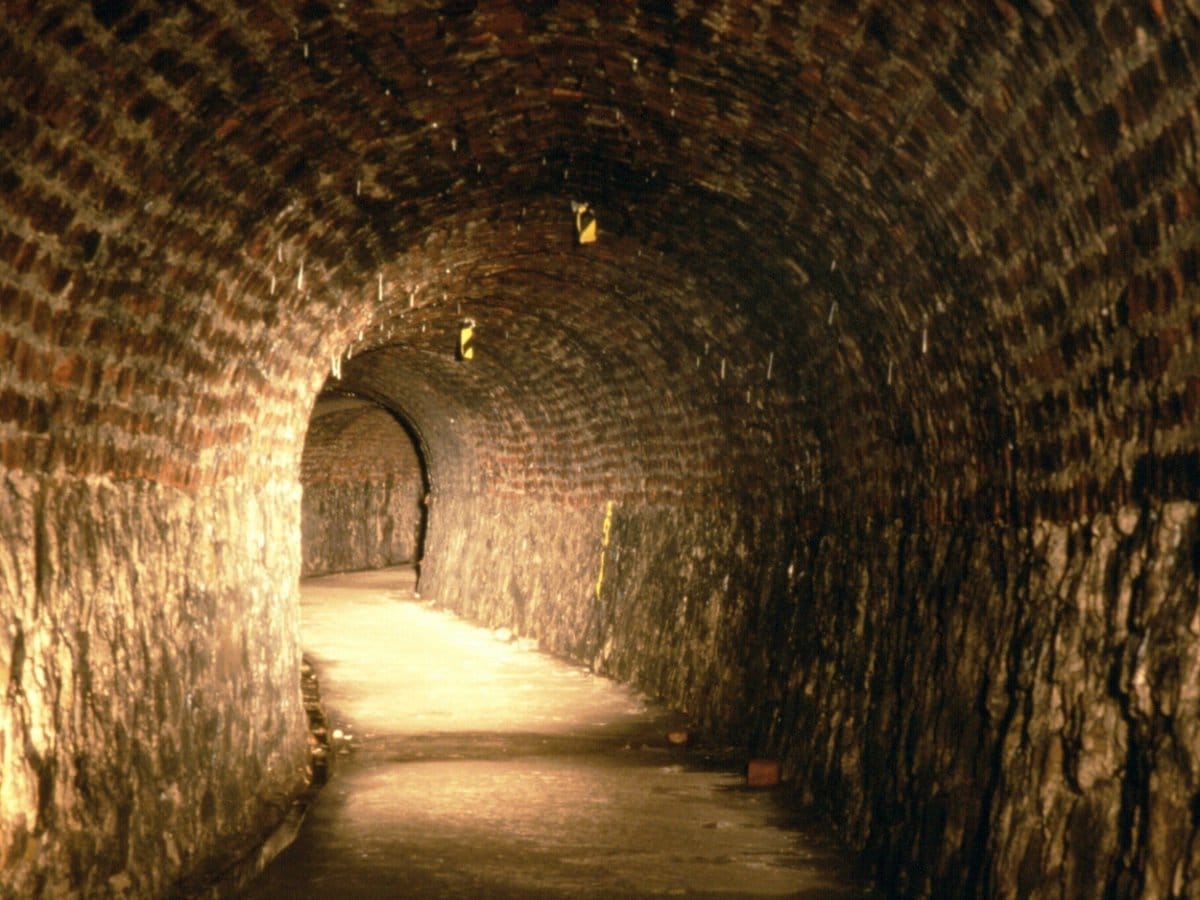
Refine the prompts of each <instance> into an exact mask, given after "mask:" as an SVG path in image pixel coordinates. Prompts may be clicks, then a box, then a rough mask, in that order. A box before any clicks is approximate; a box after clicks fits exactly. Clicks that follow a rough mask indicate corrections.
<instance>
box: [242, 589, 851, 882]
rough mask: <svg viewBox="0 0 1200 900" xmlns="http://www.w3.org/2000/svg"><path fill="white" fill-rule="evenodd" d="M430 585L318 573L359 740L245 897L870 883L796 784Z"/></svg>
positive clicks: (307, 632)
mask: <svg viewBox="0 0 1200 900" xmlns="http://www.w3.org/2000/svg"><path fill="white" fill-rule="evenodd" d="M413 584H414V576H413V572H412V571H411V570H410V569H387V570H381V571H378V572H367V573H357V574H353V575H340V576H333V577H329V578H320V579H312V580H309V581H307V582H305V583H304V584H303V586H302V589H301V591H302V632H303V641H304V645H305V652H306V653H307V654H308V656H309V658H310V659H312V660H313V662H314V666H315V668H316V671H317V675H318V677H319V678H320V682H321V691H322V696H323V699H324V702H325V706H326V709H327V711H328V713H329V716H330V727H331V728H333V729H337V732H335V736H336V734H337V733H338V732H340V733H341V735H342V738H341V741H340V747H341V749H342V751H343V752H342V753H339V754H338V756H337V760H336V763H335V765H334V770H333V776H332V778H331V780H330V782H329V783H328V784H327V785H326V786H325V787H324V789H323V790H322V791H321V793H320V795H319V796H318V798H317V800H316V802H315V803H314V804H313V806H312V808H311V809H310V811H309V813H308V816H307V818H306V820H305V822H304V825H303V827H302V828H301V831H300V834H299V836H298V837H297V839H296V841H295V843H294V844H292V846H291V847H290V848H289V849H288V850H286V851H285V852H284V853H283V854H282V855H280V856H279V858H278V859H277V860H276V861H275V862H274V863H273V864H272V865H271V866H270V867H269V868H268V869H267V871H266V872H265V873H264V875H263V877H262V878H261V879H259V881H257V882H256V883H255V884H253V885H252V886H251V887H250V889H249V891H248V892H247V894H246V896H247V897H250V898H255V900H267V898H284V897H286V898H293V897H303V896H325V897H333V898H336V900H352V898H379V897H464V898H465V897H471V898H476V897H480V898H483V897H486V898H518V897H519V898H529V897H545V898H551V897H650V896H663V895H683V896H709V897H766V896H775V897H801V898H814V900H815V898H818V897H820V898H836V897H865V896H871V895H870V894H869V892H868V888H867V886H866V884H865V882H864V881H863V880H862V879H861V876H859V875H858V874H857V873H855V872H854V870H853V868H852V867H851V866H850V865H849V864H848V863H847V860H846V858H845V857H844V856H843V855H841V854H840V853H839V852H838V851H837V850H836V849H835V848H833V847H832V846H831V845H830V844H829V843H828V842H827V841H824V840H822V839H821V837H820V836H819V832H818V831H816V830H815V829H814V828H813V826H812V825H811V823H809V824H807V825H806V823H804V822H803V821H802V820H801V819H799V818H798V817H797V816H796V814H795V813H793V812H789V810H788V809H787V807H786V806H785V805H784V803H783V799H784V798H783V797H782V796H780V795H779V794H778V793H776V792H774V791H771V790H766V791H763V790H751V789H748V788H746V787H744V779H743V777H742V776H741V775H740V774H738V773H734V772H732V771H730V770H729V768H728V767H727V765H728V762H729V761H726V763H722V762H721V761H714V760H713V759H712V758H709V757H705V756H704V755H702V754H700V753H697V752H694V751H685V750H681V749H675V748H671V747H670V746H669V745H668V744H667V741H666V740H665V737H664V736H665V734H666V731H667V730H668V729H669V728H671V727H672V725H673V723H672V721H671V717H670V716H669V715H668V714H666V713H664V712H663V711H662V710H658V709H655V708H654V707H652V706H651V705H649V704H647V703H646V701H645V700H644V699H643V698H642V697H640V696H638V695H637V694H636V693H634V692H632V691H630V690H628V689H626V688H624V687H622V686H620V685H617V684H615V683H613V682H610V681H608V680H606V679H603V678H598V677H595V676H593V675H592V674H591V673H590V672H588V671H587V670H585V669H581V668H578V667H575V666H572V665H569V664H567V663H564V662H562V661H560V660H557V659H554V658H552V657H549V656H547V655H544V654H541V653H539V652H537V651H536V650H535V649H533V648H530V647H527V646H523V645H522V643H521V642H516V641H509V640H506V639H505V638H506V637H507V635H505V634H503V633H500V634H493V633H492V632H490V631H486V630H483V629H479V628H476V627H474V626H471V625H468V624H466V623H464V622H462V621H461V620H459V619H457V618H455V617H453V616H452V615H450V614H447V613H445V612H441V611H438V610H435V609H434V608H433V607H432V605H431V604H428V603H425V602H422V601H421V600H419V599H418V598H416V597H415V595H414V593H413Z"/></svg>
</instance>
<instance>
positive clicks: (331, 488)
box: [300, 391, 430, 577]
mask: <svg viewBox="0 0 1200 900" xmlns="http://www.w3.org/2000/svg"><path fill="white" fill-rule="evenodd" d="M300 482H301V485H302V487H303V489H304V499H303V506H302V512H301V519H302V525H301V545H302V549H301V553H302V566H301V574H302V575H303V576H304V577H309V576H313V575H324V574H329V573H333V572H351V571H359V570H363V569H379V568H385V567H388V566H395V565H413V566H415V567H418V570H419V566H420V563H421V560H422V558H423V557H424V553H425V535H426V531H427V529H428V526H429V522H428V518H429V506H428V497H429V487H430V485H429V469H428V465H427V463H426V459H425V454H424V452H423V450H422V447H421V442H420V440H419V438H418V437H417V435H416V433H415V431H414V429H413V428H412V426H411V425H410V424H409V423H408V422H406V421H405V420H404V419H403V418H402V417H400V416H398V415H397V414H395V413H394V412H392V411H391V410H389V409H387V408H385V407H383V406H380V405H378V404H376V403H373V402H370V401H368V400H364V399H362V398H359V397H355V396H351V395H347V394H344V393H339V392H336V391H325V392H323V393H322V394H321V395H320V396H318V398H317V401H316V403H315V404H314V406H313V412H312V416H311V417H310V419H309V426H308V433H307V435H306V437H305V443H304V453H303V456H302V458H301V473H300Z"/></svg>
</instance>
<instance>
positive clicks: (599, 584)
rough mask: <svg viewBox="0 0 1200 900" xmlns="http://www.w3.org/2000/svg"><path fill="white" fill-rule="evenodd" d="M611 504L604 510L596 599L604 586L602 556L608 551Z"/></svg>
mask: <svg viewBox="0 0 1200 900" xmlns="http://www.w3.org/2000/svg"><path fill="white" fill-rule="evenodd" d="M612 511H613V502H612V501H611V500H609V501H608V505H607V506H605V508H604V531H603V533H602V535H601V537H600V571H599V573H598V574H597V575H596V599H597V600H599V599H600V588H601V587H602V586H603V585H604V556H605V553H606V551H607V550H608V539H609V538H610V537H611V536H612Z"/></svg>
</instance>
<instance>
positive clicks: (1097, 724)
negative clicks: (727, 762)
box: [758, 503, 1200, 898]
mask: <svg viewBox="0 0 1200 900" xmlns="http://www.w3.org/2000/svg"><path fill="white" fill-rule="evenodd" d="M789 567H790V571H792V572H793V573H795V575H796V577H794V578H793V583H792V584H791V585H790V586H789V589H790V590H791V592H792V593H793V595H794V598H795V599H794V601H793V602H792V604H791V605H792V608H793V609H794V614H793V615H794V618H793V620H792V622H791V623H790V624H789V623H786V622H780V623H778V627H779V629H780V632H781V633H782V634H788V635H790V636H791V637H790V639H791V641H792V655H791V658H792V659H793V660H794V666H793V668H791V669H790V670H780V671H779V672H778V673H777V674H776V676H775V677H774V678H773V679H772V680H771V681H769V682H768V683H767V684H766V685H765V686H764V688H763V689H762V690H761V691H760V695H761V696H764V697H772V696H774V697H778V698H779V702H778V703H777V704H769V705H765V706H764V707H763V708H761V709H760V710H759V711H758V716H759V720H760V721H761V722H764V723H765V725H766V726H767V727H766V731H765V733H766V743H767V748H768V752H773V753H778V754H780V755H782V756H783V757H784V758H785V760H786V765H785V771H786V774H787V775H788V776H789V777H791V778H794V779H795V780H796V783H797V784H798V785H801V786H803V787H804V789H805V791H806V792H807V793H808V795H809V796H810V797H813V798H815V799H819V800H821V801H823V802H824V803H826V804H827V805H829V806H830V808H831V809H832V810H833V811H834V812H835V813H836V816H835V821H837V822H838V823H840V825H841V827H842V828H843V830H844V833H845V834H846V836H847V837H848V838H849V839H850V840H851V841H852V842H854V843H856V844H858V845H859V846H864V847H866V848H868V849H869V851H870V857H871V858H872V859H874V860H877V861H881V866H882V875H883V876H884V878H885V882H886V883H887V884H888V886H889V887H891V888H892V889H894V890H895V891H896V892H897V893H898V894H899V895H901V896H914V897H940V896H995V897H1018V896H1019V897H1030V898H1042V897H1044V898H1050V897H1054V898H1061V897H1072V898H1092V897H1094V898H1100V897H1133V896H1147V897H1151V896H1153V897H1171V896H1184V895H1185V894H1186V886H1187V885H1188V884H1192V885H1193V886H1194V884H1195V882H1196V880H1197V879H1198V878H1200V841H1198V840H1197V838H1198V837H1200V829H1198V828H1197V811H1198V810H1200V802H1198V801H1200V777H1198V775H1197V773H1198V772H1200V731H1198V728H1200V726H1198V725H1197V722H1200V688H1198V687H1197V686H1198V685H1200V588H1198V587H1197V575H1198V572H1200V530H1198V527H1197V508H1196V505H1195V504H1189V503H1174V504H1166V505H1161V506H1157V507H1152V508H1149V509H1145V510H1140V509H1134V508H1127V509H1124V510H1122V511H1120V512H1119V513H1117V514H1116V515H1113V516H1099V517H1096V518H1094V519H1092V520H1091V521H1089V522H1076V523H1074V524H1062V523H1046V522H1041V523H1037V524H1035V525H1034V526H1033V527H1024V528H1015V529H1014V528H1006V527H1003V526H1001V525H999V524H997V525H995V526H985V527H980V528H974V529H973V528H966V527H962V526H961V525H959V526H951V525H947V524H936V525H928V524H923V523H921V522H919V521H916V520H908V521H902V520H896V521H893V522H891V523H880V524H877V525H874V526H872V527H868V528H864V529H862V530H859V531H851V530H842V531H838V532H826V533H823V534H821V535H819V536H817V537H814V538H812V539H811V540H809V541H808V542H807V543H805V544H802V545H798V547H797V550H796V555H795V557H794V558H793V559H792V560H791V562H790V564H789Z"/></svg>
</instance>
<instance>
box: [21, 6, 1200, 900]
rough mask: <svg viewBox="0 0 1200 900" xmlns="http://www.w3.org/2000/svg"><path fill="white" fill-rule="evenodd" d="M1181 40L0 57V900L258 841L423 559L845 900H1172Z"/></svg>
mask: <svg viewBox="0 0 1200 900" xmlns="http://www.w3.org/2000/svg"><path fill="white" fill-rule="evenodd" d="M1198 17H1200V6H1197V4H1196V3H1195V2H1194V0H1094V2H1093V0H969V2H963V3H944V2H936V0H905V2H892V0H812V2H805V3H797V4H786V3H776V2H757V3H756V2H749V0H723V2H701V0H637V2H633V0H619V2H611V3H609V2H606V3H603V4H600V3H597V4H587V3H582V2H577V0H526V2H518V0H478V2H475V0H427V2H399V0H346V2H333V0H330V2H319V0H314V2H292V0H278V2H272V3H253V2H232V0H172V2H166V3H151V2H148V0H93V2H91V3H87V4H85V3H75V2H50V3H33V2H26V0H10V2H7V3H5V4H4V8H3V15H2V16H0V209H2V213H0V358H2V359H3V361H4V363H3V368H2V369H0V535H2V538H3V542H2V545H0V684H2V685H3V690H4V691H5V694H4V698H5V700H4V704H3V706H2V707H0V871H2V875H3V877H2V879H0V881H2V882H3V883H4V885H6V887H5V888H2V889H0V893H3V892H4V891H5V890H7V891H10V892H12V893H13V894H14V895H15V896H61V895H67V896H87V897H99V896H146V897H150V896H169V895H173V894H176V893H178V892H180V890H181V886H182V885H187V884H190V883H193V881H194V879H196V878H197V877H199V875H200V874H201V873H203V872H206V871H210V870H212V869H213V867H214V866H218V865H219V862H220V860H221V859H223V858H224V857H225V856H227V855H228V854H229V853H230V852H231V850H232V849H233V848H237V847H240V846H244V845H245V844H246V842H247V841H253V840H254V839H255V838H256V837H261V836H262V835H263V834H265V833H266V832H267V831H269V830H270V828H271V827H272V825H273V824H274V823H275V821H276V820H277V819H278V818H279V816H280V815H281V814H282V810H283V809H284V808H285V807H286V805H287V803H288V801H289V798H290V797H291V796H292V795H293V794H294V793H295V791H296V790H298V789H299V787H300V786H301V784H302V782H303V780H304V777H305V765H306V759H307V756H306V754H307V744H306V737H307V735H306V729H305V723H304V713H303V709H302V706H301V697H300V688H299V683H300V678H299V668H300V643H299V631H298V601H297V596H298V577H299V576H300V575H301V573H302V572H304V573H311V572H324V571H337V570H340V569H349V568H360V567H363V566H376V565H385V564H388V563H390V562H395V561H399V560H403V559H418V558H419V560H420V565H421V590H422V593H423V594H426V595H428V596H433V597H436V598H437V599H438V602H440V603H443V604H445V605H446V606H448V607H451V608H453V609H455V610H456V611H458V612H460V613H462V614H464V615H467V616H469V617H471V618H472V619H475V620H477V621H480V622H482V623H485V624H489V625H493V626H500V625H503V626H505V627H509V628H511V629H513V630H514V632H516V633H519V634H522V635H528V636H531V637H534V638H537V639H538V640H540V641H541V642H542V644H543V645H544V646H546V647H547V648H549V649H551V650H552V651H554V652H556V653H559V654H562V655H565V656H567V657H570V658H572V659H574V660H578V661H583V662H586V663H589V664H591V665H592V666H593V667H594V668H595V669H596V670H597V671H600V672H604V673H607V674H610V675H613V676H615V677H617V678H619V679H621V680H624V681H628V682H631V683H633V684H635V685H638V686H639V687H641V688H642V689H644V690H646V691H648V692H650V693H652V694H654V695H657V696H661V697H662V698H664V700H666V701H667V702H668V703H670V704H672V705H674V706H675V707H677V708H679V709H682V710H685V711H686V712H687V713H688V714H689V715H690V716H692V717H693V718H694V720H695V721H696V722H697V723H700V725H701V726H702V727H703V728H705V729H707V730H708V731H709V732H711V733H713V734H720V735H726V736H729V738H730V739H732V740H737V741H741V742H743V743H744V744H745V745H746V746H747V747H748V748H749V749H750V750H751V751H752V752H754V753H756V754H760V755H766V756H772V757H775V758H778V759H780V760H782V763H783V771H784V775H785V777H786V778H787V780H788V781H789V782H790V784H791V785H792V789H793V790H794V791H795V792H796V794H797V795H798V796H799V797H801V798H807V799H811V800H814V801H816V802H818V803H820V804H821V805H822V806H823V807H824V808H826V809H827V810H829V811H830V814H831V817H832V819H833V821H835V822H836V823H837V827H838V829H839V831H840V834H841V836H842V837H843V838H844V839H845V840H846V841H847V842H849V843H850V844H851V845H852V846H853V847H855V848H859V849H862V850H863V851H864V852H865V854H866V857H867V858H868V859H869V860H871V861H872V863H873V865H874V866H875V867H876V872H877V874H878V876H879V878H880V879H881V881H882V883H883V884H885V885H888V886H889V890H891V891H892V892H893V893H894V894H895V895H897V896H914V897H960V896H961V897H1036V898H1077V897H1078V898H1082V897H1096V898H1101V897H1105V898H1125V897H1154V898H1159V897H1184V896H1190V897H1195V896H1197V895H1198V893H1200V516H1198V509H1200V507H1198V504H1200V414H1198V411H1200V365H1198V356H1197V351H1196V341H1197V338H1198V337H1200V303H1198V302H1197V301H1198V299H1200V297H1198V290H1197V275H1198V268H1200V215H1198V210H1200V183H1198V178H1197V171H1198V169H1197V159H1196V154H1197V134H1198V130H1200V119H1198V113H1197V94H1198V93H1200V18H1198ZM579 204H587V212H586V213H584V211H583V210H582V208H581V207H579V206H578V205H579ZM592 215H594V217H595V231H594V237H595V240H594V241H591V240H587V239H588V238H590V237H592V233H589V232H587V231H584V232H582V233H581V232H580V231H579V226H586V225H587V224H588V223H589V221H590V218H591V216H592ZM468 322H469V323H472V324H471V330H470V333H469V347H468V348H467V349H469V351H470V353H469V354H466V353H464V352H463V342H464V340H465V339H467V338H468V335H467V333H466V332H465V331H464V329H465V328H466V327H467V326H466V324H465V323H468ZM468 355H469V357H470V358H465V357H467V356H468ZM310 420H311V423H312V425H311V429H310ZM306 437H307V450H306Z"/></svg>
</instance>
